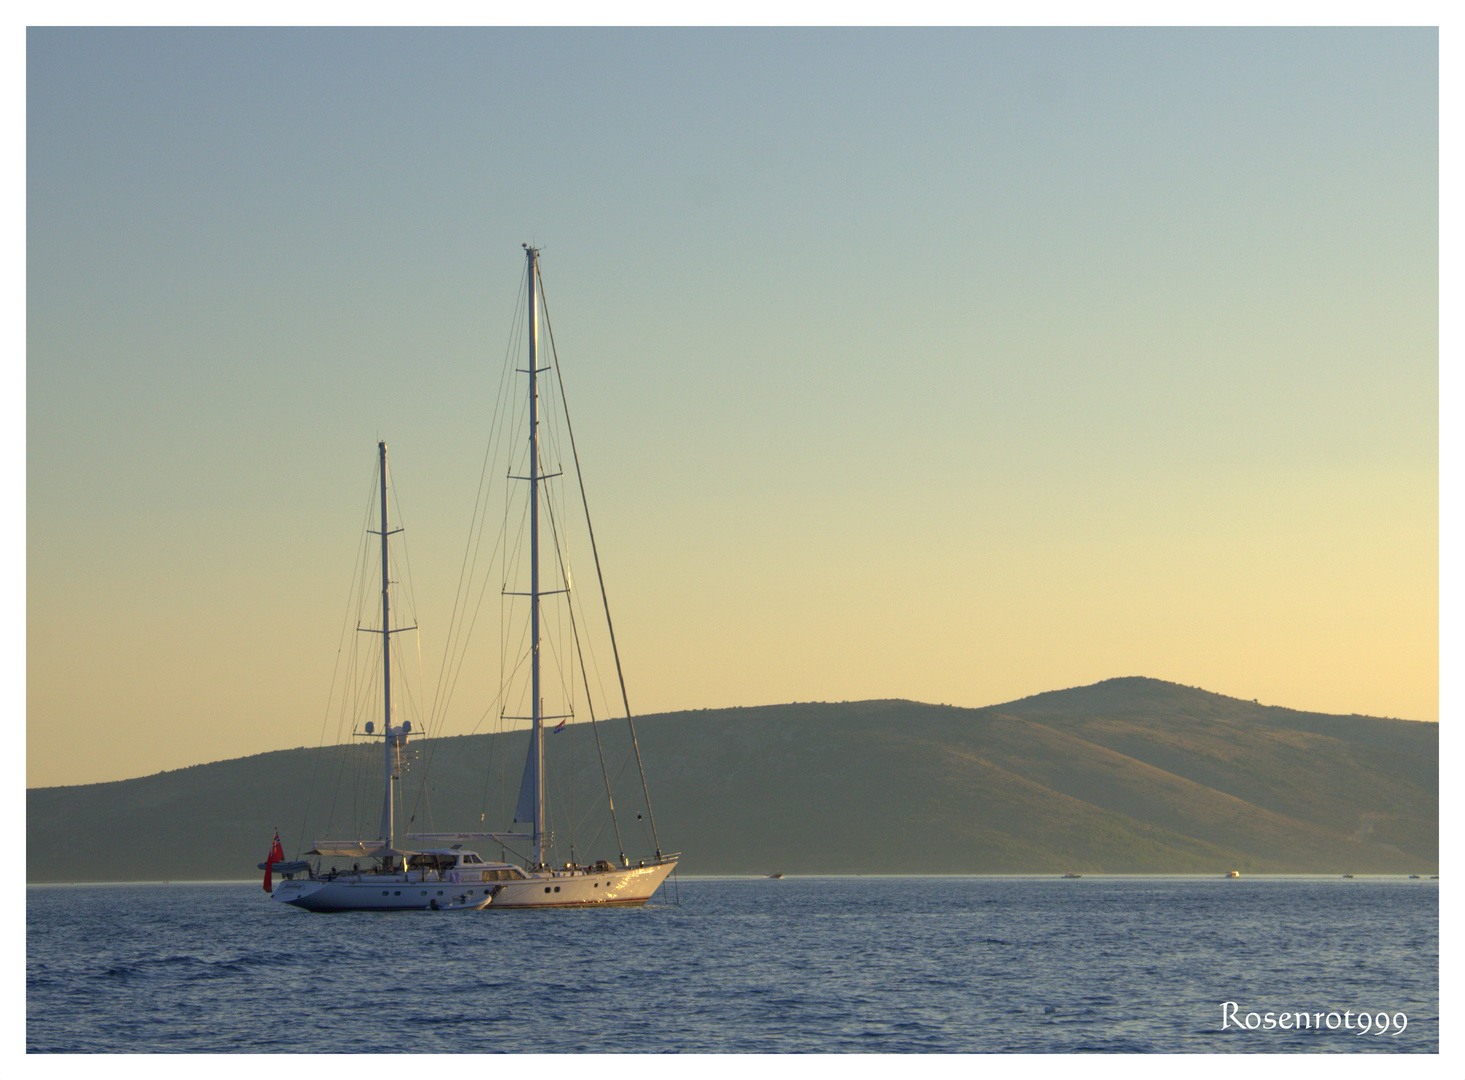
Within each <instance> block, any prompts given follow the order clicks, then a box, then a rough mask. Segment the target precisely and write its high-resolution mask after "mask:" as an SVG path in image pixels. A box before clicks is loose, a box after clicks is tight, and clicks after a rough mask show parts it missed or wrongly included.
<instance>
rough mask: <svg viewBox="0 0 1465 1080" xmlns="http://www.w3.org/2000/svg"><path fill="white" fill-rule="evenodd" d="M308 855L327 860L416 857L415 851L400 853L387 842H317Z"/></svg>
mask: <svg viewBox="0 0 1465 1080" xmlns="http://www.w3.org/2000/svg"><path fill="white" fill-rule="evenodd" d="M306 854H307V855H320V856H323V857H325V858H327V859H389V858H391V857H392V856H393V855H416V854H417V852H415V851H399V850H398V849H397V848H394V847H392V846H391V845H390V844H388V843H387V842H386V841H385V840H317V841H316V842H315V846H314V847H312V848H311V849H310V850H309V851H307V852H306Z"/></svg>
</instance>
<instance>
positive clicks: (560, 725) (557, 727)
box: [554, 720, 569, 735]
mask: <svg viewBox="0 0 1465 1080" xmlns="http://www.w3.org/2000/svg"><path fill="white" fill-rule="evenodd" d="M568 723H569V721H568V720H561V721H560V722H559V723H558V724H556V725H555V726H554V733H555V734H556V735H558V734H559V733H560V732H561V731H564V730H565V725H566V724H568Z"/></svg>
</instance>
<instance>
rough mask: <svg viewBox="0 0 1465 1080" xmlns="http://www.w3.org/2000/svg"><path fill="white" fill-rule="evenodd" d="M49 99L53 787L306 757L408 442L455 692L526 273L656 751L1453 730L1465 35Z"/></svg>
mask: <svg viewBox="0 0 1465 1080" xmlns="http://www.w3.org/2000/svg"><path fill="white" fill-rule="evenodd" d="M27 64H28V70H27V230H28V236H27V281H26V287H27V310H26V317H27V333H28V338H27V369H26V376H27V425H28V429H27V441H28V446H27V448H26V449H27V476H26V480H27V504H26V512H27V522H26V526H27V530H26V540H27V568H26V569H27V578H26V585H27V590H28V593H27V629H26V633H27V734H26V768H27V784H28V785H30V786H43V785H52V784H62V783H81V782H91V781H99V780H111V779H121V778H124V777H130V776H137V775H143V774H147V773H152V772H157V771H159V770H162V769H169V768H176V767H180V766H184V765H189V764H195V763H199V762H204V761H211V760H217V759H220V758H228V757H236V756H241V755H245V754H252V753H258V752H261V751H265V750H271V749H279V748H284V747H292V746H300V745H313V744H314V742H315V740H316V738H317V737H318V734H319V731H320V726H321V715H322V710H323V709H324V707H325V703H326V698H327V694H328V691H329V689H330V681H331V671H332V665H333V664H334V662H335V650H336V645H337V640H338V637H339V632H340V625H341V618H342V607H343V602H344V600H345V594H346V590H347V588H348V586H349V583H350V577H351V569H352V563H351V561H352V558H353V554H354V552H355V550H356V545H357V543H358V540H359V536H358V529H359V526H360V521H361V509H362V496H363V493H364V491H365V490H366V486H367V484H368V483H369V481H370V475H371V468H372V464H373V461H372V456H373V454H374V449H375V442H376V440H377V439H378V438H384V439H386V440H387V441H388V443H389V444H390V446H391V453H392V461H393V473H394V479H395V483H396V485H397V491H398V495H399V498H400V499H401V501H402V505H403V508H404V513H405V515H406V519H405V524H406V526H407V528H408V530H409V533H408V535H409V536H410V543H411V561H412V574H413V578H414V582H415V592H416V598H417V617H418V619H419V620H420V622H421V624H422V627H423V630H422V638H423V646H422V647H423V655H424V658H425V660H424V662H425V663H427V664H428V665H429V666H431V664H432V663H434V662H435V661H434V660H433V659H432V658H434V657H436V656H438V655H439V653H440V651H441V647H442V646H441V639H440V638H435V637H434V636H433V635H434V633H435V631H438V630H439V628H441V627H443V626H444V625H445V624H446V621H447V617H448V610H447V609H448V605H449V604H450V602H451V593H452V589H453V585H454V580H455V575H456V572H457V566H458V558H459V556H460V554H461V550H462V545H463V542H464V539H465V536H466V530H467V521H468V516H469V513H470V510H471V506H472V499H473V493H474V488H475V485H476V482H477V476H478V469H479V466H480V463H481V460H482V454H483V447H484V444H485V442H486V440H487V435H488V424H489V419H490V417H489V414H488V411H489V409H490V408H491V406H492V395H493V387H494V384H495V380H496V379H497V375H498V370H499V364H500V360H501V357H502V354H503V348H504V343H505V341H506V339H507V337H508V333H509V324H510V319H511V316H512V313H513V305H514V299H515V289H516V287H517V284H516V283H517V280H518V277H519V275H520V272H521V268H522V252H521V250H520V247H519V244H520V242H521V241H531V242H535V243H538V244H539V245H541V246H542V247H543V249H544V255H543V273H544V278H545V284H546V289H547V293H548V299H549V302H550V310H551V313H552V314H553V316H554V327H555V334H556V338H557V341H558V344H559V350H560V353H561V355H562V356H563V357H565V358H566V378H567V380H569V382H570V395H571V405H572V407H573V408H574V409H575V422H576V434H577V438H578V440H579V443H580V449H581V455H582V458H584V459H585V465H586V469H587V483H588V484H589V486H590V492H591V500H592V508H593V509H594V510H595V512H596V517H597V520H596V530H597V535H598V538H599V540H600V545H601V553H602V558H603V560H604V563H605V571H606V576H607V584H608V586H609V588H610V590H611V600H612V604H613V607H614V610H615V613H616V626H617V632H618V635H619V636H620V639H621V644H622V651H623V656H624V658H625V660H626V665H627V672H628V678H629V683H630V694H631V703H632V706H633V708H634V709H635V710H636V711H637V712H642V713H644V712H659V711H665V710H673V709H684V708H700V707H721V706H731V705H754V704H767V703H774V702H784V701H791V700H799V701H808V700H836V701H837V700H857V699H863V698H877V697H902V698H912V699H916V700H922V701H929V702H948V703H952V704H958V705H968V706H980V705H987V704H993V703H996V702H1001V701H1006V700H1011V699H1013V698H1017V697H1021V696H1024V695H1027V694H1032V693H1038V692H1041V691H1045V690H1053V689H1059V688H1062V687H1067V686H1075V685H1081V684H1086V683H1091V682H1095V681H1097V680H1100V679H1104V678H1109V677H1112V676H1121V675H1148V676H1153V677H1156V678H1161V679H1169V680H1173V681H1176V682H1180V683H1185V684H1188V685H1195V686H1201V687H1204V688H1206V689H1209V690H1214V691H1217V692H1220V693H1225V694H1231V695H1235V696H1238V697H1244V698H1258V699H1260V700H1261V701H1262V702H1264V703H1268V704H1276V705H1286V706H1290V707H1294V708H1301V709H1314V710H1321V711H1328V712H1343V713H1347V712H1361V713H1370V714H1375V715H1385V716H1400V717H1406V718H1410V719H1416V720H1436V719H1438V714H1439V705H1438V702H1439V695H1438V673H1439V666H1438V628H1439V603H1438V586H1439V573H1438V541H1437V535H1438V534H1437V528H1438V521H1439V516H1438V475H1439V474H1438V438H1439V430H1438V411H1437V410H1438V360H1439V336H1438V318H1439V305H1438V284H1439V276H1438V253H1439V243H1438V230H1439V210H1438V207H1439V187H1438V169H1439V156H1438V116H1439V113H1438V81H1439V69H1438V35H1437V33H1436V32H1434V31H1433V30H1372V29H1356V30H1331V31H1329V30H1308V29H1302V30H1177V31H1147V30H1073V31H1066V30H1013V29H1004V30H941V31H918V30H869V31H820V30H814V31H801V30H779V31H759V30H731V31H726V30H724V31H719V30H697V31H648V30H639V29H631V30H597V31H579V30H475V31H464V30H426V31H398V30H386V31H351V30H335V29H325V30H280V31H274V30H204V31H175V30H65V29H63V30H31V31H29V33H28V49H27ZM570 365H573V367H571V366H570ZM432 675H433V672H432V671H431V670H429V672H428V680H427V681H428V683H429V685H430V684H431V681H432ZM496 677H497V671H496V670H495V671H493V672H491V673H484V683H483V687H486V688H487V691H486V692H487V693H488V694H490V695H491V693H492V688H493V685H496V683H495V680H496ZM483 687H477V688H476V689H477V690H478V691H479V692H482V690H483ZM474 689H475V688H470V694H471V692H472V691H473V690H474ZM459 694H460V695H463V694H464V691H463V690H461V689H460V691H459ZM470 712H471V713H472V715H473V716H476V715H477V710H468V711H467V712H465V713H464V714H463V715H464V716H467V715H468V713H470ZM454 722H457V721H454ZM467 728H468V724H466V723H465V724H464V726H463V728H462V730H467ZM445 733H448V734H453V733H457V732H456V731H455V730H454V729H453V728H452V725H451V723H450V724H449V728H448V730H447V731H446V732H445Z"/></svg>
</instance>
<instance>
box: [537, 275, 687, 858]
mask: <svg viewBox="0 0 1465 1080" xmlns="http://www.w3.org/2000/svg"><path fill="white" fill-rule="evenodd" d="M539 295H540V300H541V303H542V304H543V307H544V326H545V329H547V330H548V331H549V351H550V355H551V356H552V357H554V374H555V378H556V379H557V380H558V382H559V387H560V407H561V408H562V409H564V411H565V432H566V433H567V434H568V435H569V436H570V453H571V455H572V456H573V457H574V459H575V479H576V480H578V481H579V483H580V502H581V504H582V505H583V506H584V507H585V530H586V532H588V533H589V534H590V553H591V554H592V555H593V556H594V557H595V576H596V577H597V578H599V579H600V599H601V601H602V603H604V605H605V625H606V629H607V630H609V631H610V651H611V654H612V655H613V656H614V657H615V664H616V678H618V679H619V680H620V684H621V701H622V702H623V703H624V705H625V707H626V723H627V724H629V725H630V728H631V746H632V747H634V748H635V751H636V768H637V769H638V770H640V773H641V793H642V795H643V796H644V797H645V799H646V816H647V817H648V818H650V819H651V837H652V841H653V843H654V844H655V847H656V857H657V858H658V859H659V858H661V840H660V838H658V837H657V835H656V815H655V814H654V813H652V811H651V791H650V789H649V788H648V787H647V786H646V768H645V766H644V765H642V763H641V746H640V744H639V743H638V742H637V741H636V722H635V721H634V720H632V719H631V701H630V698H629V697H628V696H627V694H626V676H625V673H624V672H623V671H622V670H621V652H620V649H619V648H618V647H617V646H616V632H615V625H614V624H613V623H612V622H611V618H610V597H609V596H607V595H606V591H605V575H604V574H603V573H602V572H601V569H600V549H599V548H598V547H596V545H595V527H594V526H593V525H592V524H591V523H590V500H589V498H588V496H586V494H585V476H584V474H583V473H582V472H581V471H580V451H579V450H578V449H576V447H575V427H574V424H572V423H571V422H570V403H569V400H568V399H567V398H566V396H565V379H564V375H563V374H561V372H560V357H559V352H558V351H557V350H556V349H555V344H554V324H553V323H551V322H550V319H549V304H548V303H547V302H546V301H544V299H543V297H544V277H543V276H542V275H540V276H539Z"/></svg>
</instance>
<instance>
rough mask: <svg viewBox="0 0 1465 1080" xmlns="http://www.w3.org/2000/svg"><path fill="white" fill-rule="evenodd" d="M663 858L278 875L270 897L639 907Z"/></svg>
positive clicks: (448, 905)
mask: <svg viewBox="0 0 1465 1080" xmlns="http://www.w3.org/2000/svg"><path fill="white" fill-rule="evenodd" d="M676 865H677V864H676V860H675V859H669V860H667V861H665V862H662V863H657V864H654V865H652V866H637V867H630V868H627V869H622V870H611V871H608V872H601V873H593V872H592V873H588V874H587V873H579V872H576V873H571V872H568V871H556V872H552V873H538V874H530V875H528V876H526V877H523V878H516V879H514V880H510V881H477V882H461V881H460V882H453V881H417V880H410V879H407V878H404V877H403V876H401V875H372V874H363V875H361V876H360V877H359V878H357V877H349V878H336V879H335V880H331V881H323V880H310V879H299V880H289V881H281V882H280V883H279V884H277V885H276V886H275V890H274V893H273V894H272V897H273V899H274V900H276V901H278V902H279V903H282V904H289V905H291V906H292V907H298V908H304V909H305V910H306V911H425V910H433V909H434V908H436V909H437V910H443V911H464V910H479V911H482V910H488V909H490V908H569V907H640V906H641V905H643V904H645V903H646V901H648V900H650V899H651V897H652V896H653V895H654V894H655V892H656V890H657V889H659V888H660V887H661V883H662V882H663V881H665V880H666V878H667V875H669V874H670V873H671V872H672V870H674V869H675V868H676Z"/></svg>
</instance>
